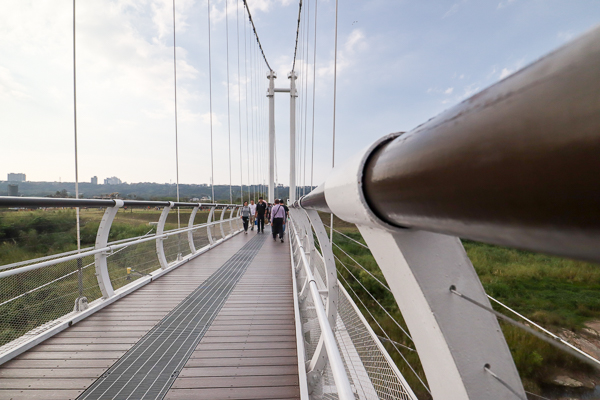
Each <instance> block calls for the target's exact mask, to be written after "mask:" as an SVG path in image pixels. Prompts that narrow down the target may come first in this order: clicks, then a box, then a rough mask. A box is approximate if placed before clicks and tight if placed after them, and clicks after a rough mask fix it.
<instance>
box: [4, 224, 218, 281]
mask: <svg viewBox="0 0 600 400" xmlns="http://www.w3.org/2000/svg"><path fill="white" fill-rule="evenodd" d="M225 221H229V219H226V220H223V221H216V222H211V223H204V224H201V225H196V226H193V227H191V228H189V227H188V228H183V229H180V230H176V231H169V232H166V233H163V234H162V235H153V236H148V237H145V236H142V237H139V239H135V238H133V239H132V240H131V241H128V242H125V243H119V244H111V245H109V246H105V247H102V248H99V249H93V250H89V251H84V252H81V253H76V254H71V255H69V256H66V257H61V258H55V259H52V260H49V261H44V262H40V263H36V264H31V265H27V266H25V267H21V268H15V269H11V270H9V271H4V272H0V279H2V278H6V277H7V276H12V275H18V274H22V273H24V272H28V271H33V270H36V269H40V268H45V267H49V266H52V265H56V264H60V263H63V262H67V261H72V260H77V259H80V258H84V257H87V256H93V255H95V254H98V253H104V252H113V251H114V250H118V249H120V248H123V247H128V246H132V245H134V244H140V243H145V242H150V241H152V240H158V239H166V238H168V237H170V236H174V235H178V234H181V233H185V232H188V231H194V230H198V229H201V228H205V227H207V226H212V225H217V224H220V223H223V222H225ZM67 253H72V252H67ZM7 267H8V268H10V266H0V270H2V269H6V268H7Z"/></svg>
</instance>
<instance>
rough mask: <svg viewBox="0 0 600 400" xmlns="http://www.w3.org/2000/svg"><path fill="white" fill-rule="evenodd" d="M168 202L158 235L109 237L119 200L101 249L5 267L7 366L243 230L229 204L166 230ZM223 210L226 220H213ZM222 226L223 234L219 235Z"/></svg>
mask: <svg viewBox="0 0 600 400" xmlns="http://www.w3.org/2000/svg"><path fill="white" fill-rule="evenodd" d="M52 200H56V199H52ZM161 204H162V203H161ZM166 204H167V205H166V206H164V204H162V205H163V206H164V209H163V212H162V213H161V217H160V219H159V221H158V223H157V225H156V233H155V234H146V235H144V236H139V237H134V238H128V239H122V240H117V241H113V242H108V240H107V239H108V237H109V233H110V229H111V226H112V223H113V221H114V217H115V215H116V214H117V211H118V210H119V209H120V208H121V207H123V201H120V200H115V201H114V205H113V206H112V207H107V208H106V210H105V212H104V216H103V218H102V222H101V223H100V225H99V227H98V231H97V235H96V245H95V246H94V247H88V248H85V249H82V251H81V252H79V253H77V252H74V251H70V252H65V253H61V254H56V255H52V256H46V257H41V258H38V259H33V260H28V261H21V262H16V263H11V264H7V265H3V266H0V316H1V318H0V364H2V363H4V362H6V361H8V360H10V359H12V358H14V357H15V356H17V355H19V354H21V353H22V352H24V351H26V350H28V349H30V348H31V347H33V346H35V345H36V344H38V343H40V342H41V341H43V340H45V339H46V338H48V337H51V336H53V335H54V334H56V333H58V332H60V331H62V330H63V329H65V328H67V327H69V326H71V325H72V324H74V323H76V322H78V321H80V320H82V319H83V318H85V317H87V316H89V315H91V314H93V313H94V312H96V311H98V310H100V309H102V308H104V307H105V306H107V305H109V304H111V303H113V302H114V301H116V300H117V299H119V298H121V297H123V296H124V295H126V294H128V293H131V292H132V291H134V290H136V289H138V288H140V287H141V286H144V285H145V284H147V283H149V282H151V281H152V280H154V279H156V278H158V277H159V276H161V275H163V274H165V273H167V272H170V271H171V270H173V269H175V268H177V267H179V266H180V265H182V264H184V263H186V262H187V261H189V260H191V259H193V258H194V257H196V256H198V255H200V254H202V253H204V252H206V251H208V250H210V249H211V248H213V247H215V246H217V245H219V244H220V243H222V242H224V241H225V240H228V239H229V238H231V237H232V236H234V235H235V234H237V233H239V232H240V231H241V229H240V222H239V221H238V220H239V216H238V215H237V214H236V211H238V212H239V208H240V206H239V205H227V204H225V205H219V204H193V205H191V206H193V207H194V208H193V211H192V213H191V215H190V219H189V222H188V224H187V227H184V228H180V229H171V230H165V229H164V228H165V224H166V221H167V216H168V214H169V212H170V211H171V210H172V207H173V206H174V204H173V203H166ZM186 206H190V205H187V204H186ZM200 208H210V211H209V215H208V217H207V221H206V223H202V224H194V219H195V218H196V215H197V212H198V210H199V209H200ZM218 208H222V209H223V212H222V213H221V218H220V219H219V220H218V221H212V216H213V215H214V211H215V210H216V209H218ZM225 210H230V213H229V215H228V216H225V212H224V211H225ZM234 220H235V221H234ZM215 226H218V227H219V228H220V229H219V231H220V233H221V237H220V238H219V239H217V238H213V236H212V230H211V227H215ZM186 242H187V243H186ZM92 267H93V268H92Z"/></svg>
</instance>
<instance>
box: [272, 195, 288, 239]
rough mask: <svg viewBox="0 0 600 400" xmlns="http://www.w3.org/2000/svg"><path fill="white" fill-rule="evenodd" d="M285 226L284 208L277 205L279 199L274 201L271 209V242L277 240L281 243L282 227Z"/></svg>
mask: <svg viewBox="0 0 600 400" xmlns="http://www.w3.org/2000/svg"><path fill="white" fill-rule="evenodd" d="M284 224H285V208H283V205H282V204H279V199H276V200H275V205H274V206H273V208H272V209H271V231H272V232H273V241H276V240H277V235H278V234H279V239H281V243H283V225H284Z"/></svg>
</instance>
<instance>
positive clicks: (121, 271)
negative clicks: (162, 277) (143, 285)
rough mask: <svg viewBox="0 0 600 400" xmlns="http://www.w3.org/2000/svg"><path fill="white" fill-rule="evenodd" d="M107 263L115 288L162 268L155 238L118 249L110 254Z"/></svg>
mask: <svg viewBox="0 0 600 400" xmlns="http://www.w3.org/2000/svg"><path fill="white" fill-rule="evenodd" d="M106 263H107V265H108V273H109V276H110V281H111V283H112V286H113V289H115V290H116V289H120V288H121V287H123V286H125V285H127V284H129V283H131V282H133V281H135V280H137V279H139V278H141V277H143V276H145V275H148V274H150V273H151V272H152V271H155V270H157V269H159V268H160V263H159V262H158V258H157V256H156V242H155V241H154V240H151V241H148V242H143V243H136V244H132V245H130V246H127V247H123V248H122V249H119V250H116V251H115V252H114V253H112V254H109V255H108V257H107V258H106Z"/></svg>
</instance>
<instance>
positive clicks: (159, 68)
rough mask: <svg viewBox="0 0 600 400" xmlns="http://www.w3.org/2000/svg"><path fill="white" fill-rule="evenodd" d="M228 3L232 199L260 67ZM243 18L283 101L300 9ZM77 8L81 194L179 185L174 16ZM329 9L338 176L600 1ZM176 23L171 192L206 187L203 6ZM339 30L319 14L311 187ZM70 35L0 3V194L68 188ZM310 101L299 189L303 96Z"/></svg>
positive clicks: (279, 0) (67, 20) (118, 0)
mask: <svg viewBox="0 0 600 400" xmlns="http://www.w3.org/2000/svg"><path fill="white" fill-rule="evenodd" d="M225 1H226V0H212V1H211V6H212V11H211V14H212V18H211V36H212V38H211V39H212V65H213V79H212V86H213V87H212V89H213V135H214V155H215V156H214V170H215V172H214V174H215V183H221V184H226V183H229V162H228V160H229V156H228V113H227V63H226V57H227V51H226V22H228V23H229V70H230V71H229V72H230V107H229V108H230V131H231V145H232V172H231V174H232V180H233V183H234V184H239V182H240V167H241V170H242V171H241V173H242V174H243V182H244V184H247V182H248V172H249V171H248V153H247V151H246V146H247V137H246V116H245V115H246V114H245V113H246V99H247V97H248V96H250V93H249V94H248V96H246V93H245V86H246V85H247V84H248V82H250V81H249V80H248V79H246V76H245V71H244V64H245V63H248V68H250V67H251V61H252V60H251V59H250V58H249V56H250V54H253V56H254V55H255V54H254V53H253V51H254V50H253V47H250V46H247V49H246V52H247V54H248V57H244V37H243V35H244V32H245V30H244V22H245V21H244V18H243V11H242V3H241V0H228V1H229V2H228V3H227V4H228V8H229V18H228V20H227V21H226V18H225ZM238 1H239V3H238ZM248 4H249V7H250V10H251V11H252V13H253V17H254V20H255V24H256V28H257V31H258V34H259V36H260V39H261V41H262V44H263V48H264V50H265V53H266V56H267V59H268V61H269V63H270V64H271V66H272V67H273V69H274V70H275V71H276V72H277V74H278V79H277V80H276V86H277V87H289V80H288V79H287V74H288V72H289V71H290V70H291V66H292V59H293V51H294V40H295V33H296V20H297V13H298V3H297V1H294V0H248ZM305 6H306V8H307V9H308V8H310V31H311V33H310V36H309V39H310V42H311V44H310V47H309V53H310V57H309V59H308V60H307V62H304V61H300V62H298V65H297V71H298V72H299V73H300V74H301V75H302V77H303V78H305V79H307V80H306V81H304V80H301V79H299V80H298V84H299V85H300V84H301V83H302V84H303V85H306V87H307V88H309V89H310V88H311V85H312V71H313V56H312V50H313V39H314V36H313V33H312V30H313V29H314V7H315V3H314V0H310V1H308V0H305ZM77 7H78V8H77V82H78V83H77V85H78V86H77V89H78V91H77V96H78V101H77V106H78V132H79V172H80V181H87V182H89V179H90V177H91V176H94V175H96V176H98V177H99V179H100V181H101V180H102V179H104V178H106V177H109V176H113V175H114V176H117V177H119V178H121V179H122V180H123V181H127V182H161V183H164V182H170V181H172V182H175V179H176V172H175V123H174V104H173V99H174V86H173V85H174V79H173V64H172V63H173V23H172V2H171V0H166V1H165V0H86V1H81V2H78V5H77ZM237 7H239V30H240V36H241V39H240V71H241V73H240V79H239V80H238V72H237V71H238V69H237V65H238V64H237V63H238V58H237V57H238V48H237V40H238V39H237V37H238V36H237V16H236V12H237V9H236V8H237ZM339 7H340V8H339V39H338V40H339V44H338V97H337V100H338V103H337V142H336V143H337V145H336V160H338V161H342V160H343V159H345V158H347V157H348V156H350V155H352V154H353V153H355V152H356V151H358V150H360V149H361V148H362V147H364V146H366V145H368V144H369V143H371V142H372V141H374V140H375V139H377V138H378V137H380V136H382V135H384V134H387V133H389V132H394V131H405V130H410V129H412V128H414V127H415V126H416V125H418V124H420V123H422V122H424V121H426V120H427V119H429V118H431V117H433V116H435V115H436V114H438V113H440V112H441V111H443V110H444V109H446V108H449V107H451V106H453V105H454V104H457V103H458V102H460V101H462V100H464V99H465V98H466V97H468V96H470V95H472V94H475V93H476V92H478V91H480V90H482V89H484V88H485V87H487V86H489V85H491V84H493V83H494V82H497V81H498V80H500V79H502V78H504V77H506V76H508V75H510V74H511V73H513V72H514V71H516V70H518V69H519V68H522V67H524V66H526V65H527V64H529V63H531V62H533V61H535V60H536V59H538V58H539V57H540V56H542V55H544V54H546V53H548V52H550V51H552V50H553V49H556V48H557V47H559V46H561V45H563V44H565V43H566V42H568V41H569V40H571V39H572V38H574V37H576V36H577V35H580V34H582V33H583V32H585V31H587V30H589V29H591V28H593V27H594V26H596V25H597V24H599V23H600V1H598V0H494V1H487V0H479V1H475V0H459V1H441V0H437V1H404V0H393V1H383V0H372V1H358V0H340V1H339ZM176 10H177V13H176V26H177V59H178V60H177V69H178V71H177V73H178V76H177V93H178V133H179V174H180V182H181V183H209V181H210V170H211V166H210V124H209V122H210V118H209V116H210V113H209V91H208V83H209V79H208V28H207V3H206V0H200V1H195V0H176ZM334 18H335V1H334V0H321V1H320V2H319V4H318V24H317V30H318V33H317V59H316V93H317V95H316V97H315V108H316V112H315V137H316V139H315V157H314V158H315V162H314V171H315V173H314V183H315V184H319V183H320V182H321V181H323V180H324V179H325V177H326V174H327V173H328V172H329V171H330V169H331V135H332V109H333V97H332V94H333V85H332V84H333V57H334V50H333V44H334ZM71 24H72V2H71V1H70V0H31V1H23V0H2V1H1V2H0V143H1V144H0V180H3V179H6V174H7V173H8V172H23V173H26V174H27V178H28V180H32V181H58V180H59V179H60V180H62V181H74V143H73V75H72V74H73V64H72V63H73V61H72V25H71ZM246 26H247V25H246ZM247 35H248V33H247ZM248 39H250V38H248ZM248 43H250V40H248ZM304 49H306V48H304ZM254 61H256V60H254ZM249 71H251V69H249ZM260 73H261V76H260V77H259V78H260V80H258V81H256V80H255V85H256V89H257V91H256V93H255V94H254V100H255V101H256V100H257V99H258V101H259V102H260V106H261V107H262V108H261V110H263V111H264V110H265V108H264V107H265V106H266V104H267V103H266V98H265V93H266V88H267V84H268V81H267V78H266V68H264V67H262V69H261V71H260ZM250 85H251V83H250ZM238 87H239V91H238ZM309 91H310V90H309ZM238 93H239V96H238ZM300 99H302V96H301V97H300V98H299V101H301V100H300ZM238 100H239V102H238ZM306 100H307V103H306V104H307V105H308V109H309V112H308V114H306V122H307V125H306V126H307V128H308V129H307V130H306V132H307V135H308V140H307V145H308V146H307V147H308V148H307V152H306V154H307V158H308V162H307V169H306V174H305V175H306V178H305V182H306V183H307V184H309V183H310V136H311V133H312V130H311V126H312V123H311V118H312V113H311V112H310V110H311V109H312V96H309V97H307V98H306ZM239 105H241V108H238V106H239ZM275 107H276V130H277V149H278V155H277V165H278V169H277V175H278V180H279V182H281V183H284V184H287V183H288V174H289V172H288V171H289V170H288V165H287V164H288V163H289V147H288V146H289V140H288V138H289V95H287V94H283V93H279V94H277V95H276V106H275ZM240 114H241V125H240V124H239V121H238V115H240ZM263 114H264V113H263ZM251 115H252V114H251ZM303 115H304V114H303ZM297 118H300V116H299V115H298V117H297ZM261 123H262V125H261V133H260V135H261V136H258V129H257V126H256V124H255V126H256V132H255V135H257V137H260V138H261V139H262V140H261V143H262V147H263V148H266V141H265V133H266V123H267V120H266V118H265V116H264V115H263V119H262V120H261ZM240 130H241V133H242V139H241V140H242V142H241V144H242V150H243V151H242V156H241V159H240V136H239V135H240ZM248 132H249V134H250V135H251V132H252V131H251V128H250V129H249V131H248ZM264 157H266V153H265V154H264V155H263V159H264ZM250 160H252V159H250ZM240 164H241V165H240ZM263 165H264V163H263ZM250 172H252V167H250ZM254 174H255V176H256V171H254ZM263 176H266V171H264V174H263ZM251 178H252V174H251ZM257 179H259V178H256V177H255V178H254V180H257Z"/></svg>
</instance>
